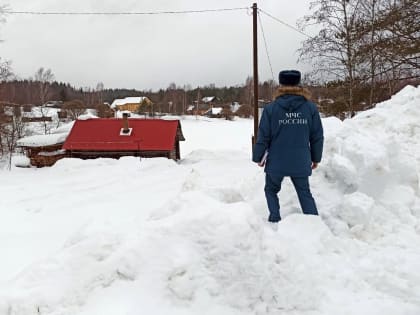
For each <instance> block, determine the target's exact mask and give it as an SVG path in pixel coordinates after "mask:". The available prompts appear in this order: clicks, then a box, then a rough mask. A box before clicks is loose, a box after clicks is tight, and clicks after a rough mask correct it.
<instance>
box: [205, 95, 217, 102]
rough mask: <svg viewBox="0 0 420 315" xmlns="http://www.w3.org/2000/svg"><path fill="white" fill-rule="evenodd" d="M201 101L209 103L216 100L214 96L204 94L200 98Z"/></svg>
mask: <svg viewBox="0 0 420 315" xmlns="http://www.w3.org/2000/svg"><path fill="white" fill-rule="evenodd" d="M201 101H202V102H203V103H206V104H209V103H215V102H216V101H217V97H216V96H205V97H203V98H202V99H201Z"/></svg>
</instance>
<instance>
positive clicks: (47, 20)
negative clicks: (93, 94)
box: [0, 0, 310, 90]
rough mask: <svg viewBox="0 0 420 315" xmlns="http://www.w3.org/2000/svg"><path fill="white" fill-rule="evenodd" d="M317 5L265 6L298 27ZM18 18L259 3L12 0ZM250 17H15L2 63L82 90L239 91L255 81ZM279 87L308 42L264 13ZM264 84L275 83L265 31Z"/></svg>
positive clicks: (0, 30) (3, 32)
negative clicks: (45, 73) (281, 74)
mask: <svg viewBox="0 0 420 315" xmlns="http://www.w3.org/2000/svg"><path fill="white" fill-rule="evenodd" d="M309 2H310V0H293V1H285V0H264V1H258V6H259V7H260V8H261V9H263V10H265V11H266V12H268V13H270V14H272V15H273V16H275V17H277V18H279V19H281V20H283V21H285V22H287V23H289V24H292V25H296V21H297V20H298V19H299V18H301V17H303V16H304V15H305V14H308V13H309ZM0 4H9V6H10V8H11V10H14V11H73V12H74V11H79V12H80V11H82V12H85V11H90V12H92V11H94V12H97V11H102V12H104V11H107V12H108V11H117V12H120V11H129V12H131V11H137V12H143V11H162V10H200V9H219V8H233V7H250V6H251V5H252V0H250V1H244V0H229V1H227V0H224V1H223V0H212V1H198V0H147V1H141V0H140V1H139V0H60V1H57V0H9V1H2V0H0ZM249 14H250V12H247V11H228V12H211V13H197V14H182V15H152V16H149V15H148V16H143V15H141V16H42V15H35V16H32V15H31V16H28V15H9V16H8V17H7V21H6V23H5V24H2V25H0V37H1V38H2V39H3V40H4V41H3V42H2V43H0V56H1V57H2V58H5V59H10V60H12V62H13V64H12V66H13V69H14V71H15V73H16V74H17V75H18V76H19V77H21V78H28V77H30V76H33V74H34V73H35V71H36V70H37V69H38V68H39V67H45V68H51V70H52V71H53V73H54V74H55V77H56V79H57V80H58V81H62V82H69V83H70V84H72V85H75V86H76V87H87V86H90V87H95V86H96V84H97V83H98V82H103V83H104V85H105V88H135V89H140V90H141V89H154V90H155V89H158V88H166V87H167V86H168V85H169V84H170V83H171V82H175V83H176V84H177V85H180V86H182V85H184V84H190V85H191V86H192V87H193V88H194V87H196V86H199V85H201V86H203V85H208V84H211V83H214V84H216V85H217V86H223V85H236V84H241V83H243V82H244V81H245V79H246V77H247V76H248V75H251V74H252V17H251V16H250V15H249ZM261 19H262V24H263V28H264V31H265V35H266V39H267V44H268V50H269V54H270V58H271V62H272V66H273V70H274V77H275V79H276V80H277V73H278V71H279V70H281V69H286V68H287V69H290V68H297V69H301V70H305V68H307V66H305V65H301V64H297V63H296V62H297V54H296V50H297V49H298V48H299V47H300V45H301V42H302V41H303V40H304V39H305V37H304V36H303V35H301V34H299V33H297V32H295V31H293V30H291V29H289V28H287V27H285V26H284V25H282V24H280V23H278V22H276V21H274V20H272V19H271V18H269V17H267V16H266V15H263V14H261ZM259 67H260V69H259V74H260V80H266V79H270V78H272V75H271V71H270V68H269V65H268V62H267V55H266V52H265V48H264V42H263V37H262V34H261V31H260V33H259Z"/></svg>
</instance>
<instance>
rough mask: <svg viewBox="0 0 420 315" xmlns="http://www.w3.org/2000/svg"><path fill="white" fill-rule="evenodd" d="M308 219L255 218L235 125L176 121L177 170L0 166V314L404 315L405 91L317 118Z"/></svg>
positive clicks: (418, 172) (410, 252) (411, 189)
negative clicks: (321, 142) (347, 113)
mask: <svg viewBox="0 0 420 315" xmlns="http://www.w3.org/2000/svg"><path fill="white" fill-rule="evenodd" d="M323 123H324V129H325V137H326V140H325V150H324V159H323V161H322V164H321V165H320V167H319V169H318V170H316V171H315V172H314V175H313V176H312V177H311V185H312V189H313V194H314V196H315V199H316V201H317V204H318V209H319V212H320V214H321V216H320V217H313V216H303V215H301V214H300V208H299V205H298V202H297V198H296V195H295V192H294V190H293V188H292V185H291V184H290V181H288V180H286V181H285V184H284V187H283V190H282V191H281V193H280V199H281V205H282V214H283V217H284V220H283V221H282V222H281V223H280V224H279V227H278V230H277V231H275V230H273V229H272V228H271V227H270V226H269V225H268V224H267V223H266V222H265V220H266V216H267V210H266V205H265V198H264V194H263V185H264V173H263V171H262V169H260V168H258V167H257V166H256V165H254V164H253V163H251V162H250V141H251V132H252V121H251V120H236V121H233V122H232V121H224V120H214V119H200V120H195V119H194V118H190V119H186V120H183V121H182V127H183V132H184V135H185V137H186V139H187V141H186V142H185V143H183V144H182V147H181V154H182V156H183V160H182V161H181V162H180V163H175V162H173V161H170V160H167V159H142V160H139V159H138V158H123V159H120V160H118V161H117V160H109V159H98V160H89V161H81V160H76V159H65V160H61V161H59V162H58V163H57V164H56V165H55V166H54V167H51V168H43V169H19V168H14V169H13V170H12V171H11V172H9V171H6V170H4V171H0V179H1V181H0V196H1V198H0V249H1V257H2V259H1V260H0V314H1V315H3V314H8V315H17V314H19V315H29V314H37V315H38V314H42V315H46V314H53V315H59V314H60V315H64V314H72V315H75V314H78V315H88V314H89V315H116V314H124V315H135V314H136V315H137V314H159V315H160V314H162V315H163V314H171V315H174V314H175V315H177V314H183V315H192V314H212V315H213V314H217V315H225V314H226V315H228V314H229V315H231V314H290V315H337V314H340V315H344V314H345V315H353V314H354V315H356V314H357V315H361V314H368V315H376V314H377V315H419V314H420V272H419V271H420V185H419V178H420V137H419V136H418V135H419V134H420V88H414V87H407V88H405V89H404V90H403V91H401V92H400V93H399V94H398V95H396V96H394V97H393V98H392V99H391V100H390V101H387V102H384V103H382V104H379V105H378V106H377V107H376V108H375V109H372V110H369V111H367V112H364V113H361V114H359V115H358V116H356V117H355V118H354V119H351V120H346V121H344V122H341V121H339V120H337V119H335V118H327V119H324V120H323Z"/></svg>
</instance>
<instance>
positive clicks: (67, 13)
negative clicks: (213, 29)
mask: <svg viewBox="0 0 420 315" xmlns="http://www.w3.org/2000/svg"><path fill="white" fill-rule="evenodd" d="M238 10H248V8H247V7H246V8H245V7H244V8H225V9H207V10H183V11H149V12H64V11H56V12H45V11H6V12H5V13H6V14H26V15H159V14H188V13H206V12H223V11H238Z"/></svg>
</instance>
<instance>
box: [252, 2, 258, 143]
mask: <svg viewBox="0 0 420 315" xmlns="http://www.w3.org/2000/svg"><path fill="white" fill-rule="evenodd" d="M257 15H258V8H257V4H256V3H254V4H253V5H252V20H253V48H254V136H253V137H252V143H253V144H255V143H256V142H257V136H258V37H257V32H258V28H257V27H258V25H257V18H258V16H257Z"/></svg>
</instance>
